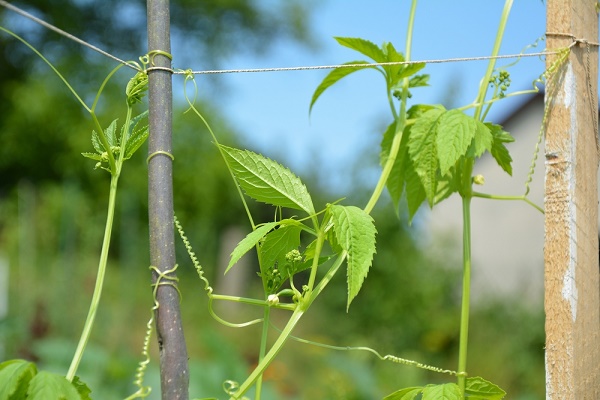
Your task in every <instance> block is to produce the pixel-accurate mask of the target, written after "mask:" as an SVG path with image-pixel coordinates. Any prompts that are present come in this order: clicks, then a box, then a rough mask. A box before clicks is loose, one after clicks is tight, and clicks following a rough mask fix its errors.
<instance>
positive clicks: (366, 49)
mask: <svg viewBox="0 0 600 400" xmlns="http://www.w3.org/2000/svg"><path fill="white" fill-rule="evenodd" d="M334 39H335V40H337V42H338V43H339V44H341V45H342V46H345V47H348V48H349V49H352V50H356V51H358V52H359V53H362V54H363V55H365V56H367V57H369V58H370V59H372V60H373V61H375V62H377V63H383V62H386V61H388V58H387V57H386V54H385V53H384V52H383V50H381V49H380V48H379V46H377V45H376V44H375V43H373V42H370V41H368V40H366V39H361V38H350V37H334Z"/></svg>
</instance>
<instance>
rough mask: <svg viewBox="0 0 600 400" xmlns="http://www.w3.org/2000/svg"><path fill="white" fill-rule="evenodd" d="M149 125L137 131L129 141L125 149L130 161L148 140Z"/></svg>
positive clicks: (126, 157) (126, 156)
mask: <svg viewBox="0 0 600 400" xmlns="http://www.w3.org/2000/svg"><path fill="white" fill-rule="evenodd" d="M148 133H149V131H148V125H146V126H144V127H142V128H140V129H136V130H135V131H133V133H132V134H131V135H130V136H129V139H127V145H126V147H125V159H126V160H128V159H130V158H131V156H133V154H134V153H135V152H136V151H137V150H138V149H139V148H140V147H141V146H142V145H143V144H144V142H145V141H146V139H148Z"/></svg>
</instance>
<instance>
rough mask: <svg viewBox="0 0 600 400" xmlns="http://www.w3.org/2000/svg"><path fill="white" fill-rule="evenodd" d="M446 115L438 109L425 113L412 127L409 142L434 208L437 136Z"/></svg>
mask: <svg viewBox="0 0 600 400" xmlns="http://www.w3.org/2000/svg"><path fill="white" fill-rule="evenodd" d="M444 114H445V112H444V111H443V110H441V109H438V108H434V109H431V110H429V111H427V112H425V113H424V114H423V115H422V116H421V117H420V118H419V119H417V121H416V122H415V124H414V125H413V126H412V128H411V133H410V138H409V141H408V154H409V156H410V158H411V160H412V161H413V165H414V170H415V171H416V173H417V174H418V175H419V178H420V179H421V183H422V184H423V189H424V190H425V196H426V198H427V200H428V202H429V205H430V206H433V201H434V198H435V193H436V186H437V179H436V173H437V169H438V165H439V161H438V148H437V140H436V134H437V130H438V123H439V119H440V117H441V116H443V115H444Z"/></svg>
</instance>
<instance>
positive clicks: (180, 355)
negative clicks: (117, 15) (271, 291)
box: [147, 0, 189, 400]
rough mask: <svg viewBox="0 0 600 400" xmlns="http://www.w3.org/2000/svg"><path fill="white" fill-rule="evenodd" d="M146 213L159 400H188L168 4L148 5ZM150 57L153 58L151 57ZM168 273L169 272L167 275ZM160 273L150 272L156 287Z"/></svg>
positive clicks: (155, 0)
mask: <svg viewBox="0 0 600 400" xmlns="http://www.w3.org/2000/svg"><path fill="white" fill-rule="evenodd" d="M147 8H148V51H149V54H150V67H162V68H165V70H161V69H150V71H149V72H148V79H149V82H148V83H149V84H148V102H149V113H148V122H149V127H150V135H149V138H148V154H149V161H148V213H149V229H150V263H151V264H152V266H154V267H156V268H157V269H158V270H159V271H160V273H161V274H166V276H167V277H170V278H171V279H169V278H161V283H162V284H160V285H159V286H158V289H157V294H156V300H157V301H158V303H159V308H158V309H157V310H156V313H155V316H156V328H157V336H158V345H159V350H160V376H161V379H160V381H161V391H162V399H163V400H187V399H188V398H189V393H188V386H189V370H188V356H187V348H186V344H185V338H184V335H183V327H182V324H181V313H180V309H179V293H178V291H177V289H176V287H175V286H173V285H176V282H175V281H174V280H173V279H172V278H174V277H175V271H174V266H175V234H174V221H173V160H172V156H171V151H172V150H171V149H172V147H171V131H172V124H171V122H172V106H173V104H172V97H173V96H172V82H171V72H169V71H168V69H169V68H170V67H171V60H170V59H169V57H167V56H166V54H169V53H170V52H171V40H170V21H169V18H170V12H169V1H168V0H148V3H147ZM152 52H155V53H154V54H153V53H152ZM168 271H171V272H168ZM158 279H159V273H157V271H153V282H154V283H155V284H156V282H157V280H158Z"/></svg>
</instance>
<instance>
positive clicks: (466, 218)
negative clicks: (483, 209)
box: [458, 196, 471, 397]
mask: <svg viewBox="0 0 600 400" xmlns="http://www.w3.org/2000/svg"><path fill="white" fill-rule="evenodd" d="M462 211H463V288H462V304H461V307H460V339H459V350H458V373H459V374H458V386H459V388H460V392H461V393H462V395H463V397H464V394H465V386H466V375H465V373H466V370H467V349H468V343H469V311H470V300H471V196H464V197H463V198H462Z"/></svg>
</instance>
